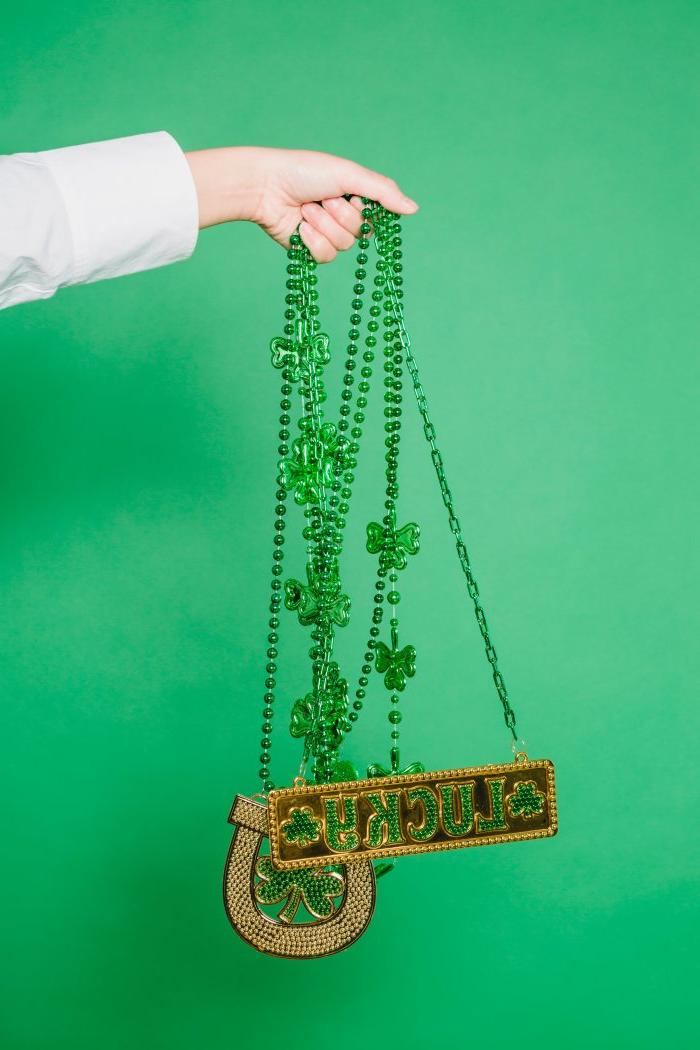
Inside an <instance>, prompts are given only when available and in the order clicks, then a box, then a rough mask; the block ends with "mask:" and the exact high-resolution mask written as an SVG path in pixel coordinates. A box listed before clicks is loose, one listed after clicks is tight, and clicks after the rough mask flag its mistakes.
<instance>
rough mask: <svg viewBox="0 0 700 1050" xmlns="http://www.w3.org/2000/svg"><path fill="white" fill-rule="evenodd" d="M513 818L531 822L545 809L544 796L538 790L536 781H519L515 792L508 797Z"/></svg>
mask: <svg viewBox="0 0 700 1050" xmlns="http://www.w3.org/2000/svg"><path fill="white" fill-rule="evenodd" d="M506 802H507V804H508V809H509V810H510V815H511V817H525V819H526V820H529V819H530V818H531V817H536V816H537V814H538V813H541V812H542V810H543V809H544V794H543V793H542V792H541V791H539V790H538V787H537V784H536V783H535V781H534V780H519V781H517V783H516V784H515V791H514V792H513V793H512V794H511V795H508V796H507V797H506Z"/></svg>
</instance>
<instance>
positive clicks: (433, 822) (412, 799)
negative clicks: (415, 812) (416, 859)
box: [406, 787, 438, 842]
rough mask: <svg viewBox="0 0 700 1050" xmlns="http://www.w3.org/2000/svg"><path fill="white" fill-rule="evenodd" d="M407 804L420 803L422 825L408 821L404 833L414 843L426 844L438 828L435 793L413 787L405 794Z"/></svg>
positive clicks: (426, 788) (430, 790)
mask: <svg viewBox="0 0 700 1050" xmlns="http://www.w3.org/2000/svg"><path fill="white" fill-rule="evenodd" d="M406 798H407V799H408V801H409V803H411V804H413V803H416V802H418V803H420V805H421V806H422V807H423V823H422V824H414V822H413V821H412V820H409V822H408V824H407V825H406V832H407V834H408V837H409V838H412V839H414V840H415V841H416V842H427V841H428V839H431V838H432V837H433V835H434V834H435V832H436V831H437V827H438V802H437V798H436V797H435V792H434V791H433V790H432V789H431V788H429V787H414V788H411V789H410V790H409V791H407V792H406Z"/></svg>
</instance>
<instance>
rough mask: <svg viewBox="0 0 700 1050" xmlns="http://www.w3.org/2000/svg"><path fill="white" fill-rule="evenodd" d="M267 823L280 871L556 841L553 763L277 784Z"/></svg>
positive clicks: (539, 761) (523, 761)
mask: <svg viewBox="0 0 700 1050" xmlns="http://www.w3.org/2000/svg"><path fill="white" fill-rule="evenodd" d="M431 799H433V800H434V805H433V802H432V801H431ZM268 820H269V830H268V833H269V838H270V856H271V858H272V862H273V864H274V865H275V867H277V868H281V869H290V868H301V867H310V866H314V865H324V864H329V863H338V862H342V863H343V864H351V863H353V862H355V861H367V860H369V859H374V858H380V857H397V856H404V855H406V854H413V853H433V852H436V851H440V850H448V849H464V848H467V847H469V846H490V845H495V844H497V843H500V842H518V841H520V840H527V839H540V838H549V837H551V836H552V835H556V833H557V827H558V825H557V804H556V794H555V784H554V765H553V763H552V762H550V761H549V759H535V760H530V759H527V758H523V759H521V760H518V761H515V762H508V763H504V764H502V765H487V766H472V767H466V768H463V769H447V770H441V771H438V772H432V773H413V774H410V775H401V774H397V775H395V776H388V777H373V778H370V779H365V780H349V781H343V782H341V783H338V784H311V785H304V786H295V787H291V788H278V789H275V790H273V791H271V792H270V794H269V796H268Z"/></svg>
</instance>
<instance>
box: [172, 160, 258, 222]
mask: <svg viewBox="0 0 700 1050" xmlns="http://www.w3.org/2000/svg"><path fill="white" fill-rule="evenodd" d="M185 157H186V159H187V163H188V164H189V166H190V171H191V172H192V178H193V180H194V184H195V189H196V191H197V203H198V207H199V228H200V230H203V229H204V228H205V227H207V226H216V225H217V223H221V222H235V221H236V220H247V221H249V222H256V221H257V217H258V216H259V215H260V214H261V212H262V202H263V198H264V193H265V172H264V166H263V165H262V164H261V150H260V148H259V147H255V146H225V147H223V148H220V149H203V150H194V151H192V152H188V153H185Z"/></svg>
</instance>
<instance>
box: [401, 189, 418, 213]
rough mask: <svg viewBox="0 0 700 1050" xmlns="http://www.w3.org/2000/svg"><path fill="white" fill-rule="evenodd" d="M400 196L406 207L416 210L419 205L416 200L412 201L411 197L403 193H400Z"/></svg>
mask: <svg viewBox="0 0 700 1050" xmlns="http://www.w3.org/2000/svg"><path fill="white" fill-rule="evenodd" d="M401 196H402V198H403V201H404V203H405V204H406V207H407V208H410V209H411V211H418V208H419V205H418V204H417V203H416V201H414V200H413V199H412V198H411V197H407V196H406V194H405V193H402V194H401Z"/></svg>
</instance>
